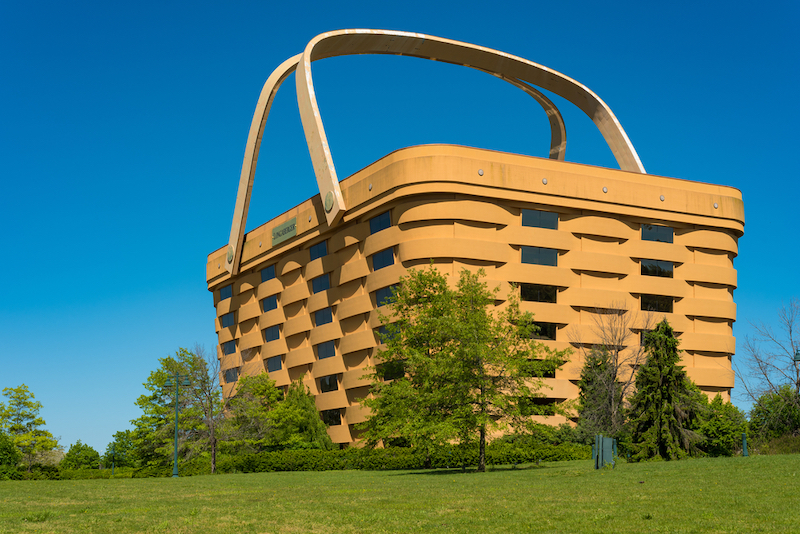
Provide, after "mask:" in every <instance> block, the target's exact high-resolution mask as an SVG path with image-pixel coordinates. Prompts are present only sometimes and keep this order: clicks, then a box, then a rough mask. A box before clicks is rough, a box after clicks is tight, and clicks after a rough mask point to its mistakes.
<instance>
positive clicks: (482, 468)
mask: <svg viewBox="0 0 800 534" xmlns="http://www.w3.org/2000/svg"><path fill="white" fill-rule="evenodd" d="M478 472H479V473H485V472H486V425H481V445H480V452H479V453H478Z"/></svg>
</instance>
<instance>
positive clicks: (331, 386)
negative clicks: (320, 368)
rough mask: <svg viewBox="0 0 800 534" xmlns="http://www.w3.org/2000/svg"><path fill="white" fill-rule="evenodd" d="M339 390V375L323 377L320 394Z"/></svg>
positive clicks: (320, 382) (320, 381) (320, 383)
mask: <svg viewBox="0 0 800 534" xmlns="http://www.w3.org/2000/svg"><path fill="white" fill-rule="evenodd" d="M337 389H339V380H338V378H337V375H328V376H323V377H322V378H320V379H319V390H320V392H322V393H328V392H329V391H336V390H337Z"/></svg>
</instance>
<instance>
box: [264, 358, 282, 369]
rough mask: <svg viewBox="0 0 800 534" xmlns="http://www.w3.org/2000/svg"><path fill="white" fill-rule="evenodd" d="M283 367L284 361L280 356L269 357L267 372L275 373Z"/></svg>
mask: <svg viewBox="0 0 800 534" xmlns="http://www.w3.org/2000/svg"><path fill="white" fill-rule="evenodd" d="M281 369H283V362H282V361H281V357H280V356H273V357H272V358H267V372H268V373H273V372H275V371H280V370H281Z"/></svg>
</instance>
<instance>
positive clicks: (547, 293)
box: [519, 284, 558, 303]
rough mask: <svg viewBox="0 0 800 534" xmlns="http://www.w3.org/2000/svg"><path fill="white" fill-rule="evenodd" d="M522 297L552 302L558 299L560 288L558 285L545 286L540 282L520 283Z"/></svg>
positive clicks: (527, 299) (528, 299)
mask: <svg viewBox="0 0 800 534" xmlns="http://www.w3.org/2000/svg"><path fill="white" fill-rule="evenodd" d="M519 289H520V299H522V300H526V301H528V302H552V303H555V301H556V294H558V289H556V286H543V285H539V284H520V288H519Z"/></svg>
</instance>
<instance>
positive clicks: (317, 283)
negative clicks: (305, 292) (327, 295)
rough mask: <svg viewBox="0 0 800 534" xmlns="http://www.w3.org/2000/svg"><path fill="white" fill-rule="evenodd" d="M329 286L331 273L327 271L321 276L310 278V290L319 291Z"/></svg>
mask: <svg viewBox="0 0 800 534" xmlns="http://www.w3.org/2000/svg"><path fill="white" fill-rule="evenodd" d="M330 288H331V275H330V274H328V273H325V274H323V275H322V276H318V277H316V278H314V279H313V280H311V290H312V291H313V292H314V293H319V292H320V291H325V290H326V289H330Z"/></svg>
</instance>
